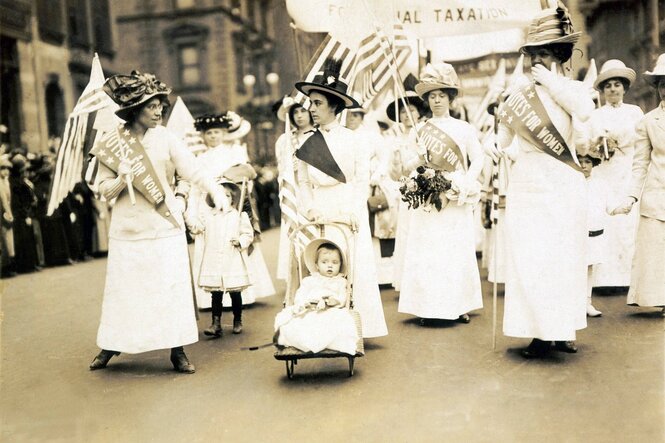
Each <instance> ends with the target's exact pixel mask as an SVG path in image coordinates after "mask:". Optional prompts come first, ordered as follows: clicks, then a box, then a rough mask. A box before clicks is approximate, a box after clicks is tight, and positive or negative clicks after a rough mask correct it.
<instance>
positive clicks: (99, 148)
mask: <svg viewBox="0 0 665 443" xmlns="http://www.w3.org/2000/svg"><path fill="white" fill-rule="evenodd" d="M90 155H94V156H95V157H97V159H98V160H99V161H100V162H102V163H103V164H104V165H106V166H107V167H108V168H109V169H111V170H112V171H113V172H115V173H117V172H118V166H119V164H120V161H122V160H123V159H125V158H126V159H127V160H129V161H130V162H131V163H132V175H133V176H134V178H133V180H132V186H133V187H134V189H136V190H137V191H139V192H140V193H141V195H143V196H144V197H145V198H146V200H148V201H149V202H150V203H151V204H152V205H153V206H154V207H155V211H157V213H158V214H159V215H161V216H162V217H164V218H165V219H167V220H168V221H170V222H171V223H172V224H173V225H174V226H175V227H180V224H179V223H178V221H177V220H176V218H175V217H174V216H173V214H171V211H169V208H168V207H167V206H166V200H165V198H166V193H165V192H164V187H163V186H162V183H161V182H160V181H159V177H158V176H157V174H156V172H155V168H154V167H153V166H152V163H150V158H149V157H148V155H147V154H146V152H145V147H144V146H143V145H142V144H141V142H140V141H139V140H137V139H136V138H135V137H132V136H131V135H130V132H129V130H128V129H125V127H124V126H122V125H121V126H119V127H118V128H117V129H115V130H113V131H109V132H107V133H106V134H104V136H103V137H102V139H101V140H100V141H99V143H97V144H96V145H95V146H94V147H93V148H92V149H91V150H90Z"/></svg>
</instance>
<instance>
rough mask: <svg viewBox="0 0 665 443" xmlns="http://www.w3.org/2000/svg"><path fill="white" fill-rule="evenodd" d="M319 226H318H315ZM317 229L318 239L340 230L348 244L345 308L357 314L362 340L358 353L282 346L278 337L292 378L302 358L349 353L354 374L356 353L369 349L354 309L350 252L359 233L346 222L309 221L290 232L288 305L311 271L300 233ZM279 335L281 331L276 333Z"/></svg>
mask: <svg viewBox="0 0 665 443" xmlns="http://www.w3.org/2000/svg"><path fill="white" fill-rule="evenodd" d="M313 228H315V229H313ZM314 230H316V231H317V234H318V238H316V239H314V240H312V242H316V241H317V240H319V241H320V240H321V239H326V238H328V235H327V234H326V232H327V231H328V232H330V231H331V230H335V231H337V233H338V234H340V235H338V237H339V238H342V239H344V242H345V245H339V246H340V247H345V252H346V253H345V256H346V257H347V261H348V263H347V276H346V277H347V285H346V303H345V305H344V308H343V309H346V310H348V312H349V314H350V315H351V316H352V317H353V320H354V322H355V325H356V331H357V334H358V341H357V344H356V351H355V353H354V354H347V353H345V352H340V351H336V350H331V349H323V350H322V351H320V352H305V351H302V350H300V349H298V348H295V347H292V346H281V345H279V344H278V343H277V340H275V346H276V347H277V350H276V351H275V359H277V360H282V361H284V362H285V364H286V375H287V377H288V378H289V379H292V378H293V374H294V370H295V365H297V364H298V360H305V359H310V358H338V357H345V358H347V359H348V363H349V372H348V373H349V377H351V376H353V369H354V360H355V358H356V357H362V356H363V355H365V349H364V344H363V338H362V325H361V319H360V314H359V313H358V312H357V311H355V310H354V309H353V287H352V281H353V274H354V266H353V261H354V260H352V259H351V257H352V255H351V254H349V252H352V251H354V248H355V236H356V232H354V231H352V229H351V226H350V225H348V224H345V223H337V222H333V223H324V224H317V223H307V224H303V225H300V226H298V227H297V228H296V229H295V230H294V231H293V232H292V233H291V235H290V236H289V240H290V244H291V279H290V281H291V284H290V285H289V286H288V287H287V289H286V295H285V298H284V307H290V306H293V304H294V299H295V294H296V290H297V289H298V287H299V286H300V282H301V281H302V279H303V278H305V277H306V276H307V275H308V270H307V268H306V266H305V265H304V257H303V255H304V251H305V248H304V247H303V248H301V249H298V248H297V247H296V240H297V238H298V236H299V235H300V236H302V235H303V233H304V232H309V233H312V231H314ZM276 336H277V334H276Z"/></svg>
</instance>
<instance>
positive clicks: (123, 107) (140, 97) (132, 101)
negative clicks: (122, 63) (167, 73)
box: [102, 71, 171, 120]
mask: <svg viewBox="0 0 665 443" xmlns="http://www.w3.org/2000/svg"><path fill="white" fill-rule="evenodd" d="M102 89H103V90H104V92H106V94H107V95H108V96H109V97H111V99H112V100H113V101H114V102H116V103H117V104H118V105H119V106H120V109H118V110H117V111H115V113H116V115H117V116H118V117H120V118H121V119H123V120H127V117H128V116H129V115H130V114H131V113H132V112H133V111H134V110H136V109H137V108H138V107H139V106H141V105H142V104H144V103H145V102H147V101H148V100H150V99H152V98H153V97H163V98H167V97H168V95H169V94H170V93H171V88H169V87H168V86H166V84H164V83H162V82H161V81H159V80H158V79H157V78H156V77H155V76H154V75H153V74H148V73H141V72H139V71H132V73H131V74H130V75H124V74H119V75H114V76H112V77H110V78H109V79H108V80H106V82H105V83H104V86H103V87H102Z"/></svg>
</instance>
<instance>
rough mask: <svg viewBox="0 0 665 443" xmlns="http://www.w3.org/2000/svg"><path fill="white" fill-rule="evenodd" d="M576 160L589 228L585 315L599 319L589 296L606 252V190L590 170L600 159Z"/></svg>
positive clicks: (585, 158) (602, 181)
mask: <svg viewBox="0 0 665 443" xmlns="http://www.w3.org/2000/svg"><path fill="white" fill-rule="evenodd" d="M578 158H579V161H580V166H581V167H582V172H583V173H584V177H585V178H586V185H587V186H586V188H587V200H588V215H587V224H588V226H589V239H588V243H587V251H588V254H587V257H588V261H587V264H588V265H589V269H588V276H587V297H586V313H587V316H589V317H600V316H601V315H602V312H600V311H599V310H597V309H596V308H595V307H594V306H593V304H592V303H591V294H592V292H593V272H594V267H595V265H597V264H599V263H602V261H603V256H604V254H606V250H607V247H606V239H605V236H604V235H603V231H604V229H605V225H606V222H607V217H608V212H607V208H608V202H607V189H608V188H607V183H605V181H604V180H602V179H600V178H597V177H594V176H592V174H591V170H592V168H593V167H594V166H598V165H599V164H600V159H599V158H596V157H592V156H590V155H584V156H579V157H578Z"/></svg>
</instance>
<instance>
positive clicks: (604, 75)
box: [593, 59, 635, 91]
mask: <svg viewBox="0 0 665 443" xmlns="http://www.w3.org/2000/svg"><path fill="white" fill-rule="evenodd" d="M611 78H622V79H624V80H626V81H628V85H630V84H632V83H633V82H634V81H635V71H633V70H632V69H630V68H628V67H626V65H625V64H624V62H622V61H621V60H617V59H612V60H608V61H606V62H605V63H603V66H602V67H601V68H600V74H598V77H597V78H596V81H595V82H593V87H594V88H596V89H597V90H599V91H600V89H601V88H600V85H601V84H602V83H603V82H604V81H606V80H609V79H611Z"/></svg>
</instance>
